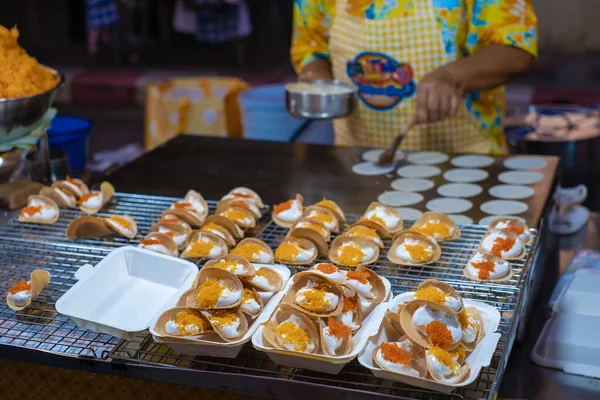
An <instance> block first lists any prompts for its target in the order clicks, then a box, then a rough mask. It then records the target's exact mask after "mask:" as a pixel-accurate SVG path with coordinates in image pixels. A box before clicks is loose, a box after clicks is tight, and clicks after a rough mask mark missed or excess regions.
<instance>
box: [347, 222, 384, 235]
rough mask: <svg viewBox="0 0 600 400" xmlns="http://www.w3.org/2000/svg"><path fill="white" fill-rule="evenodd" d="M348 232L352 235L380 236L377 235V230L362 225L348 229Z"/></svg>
mask: <svg viewBox="0 0 600 400" xmlns="http://www.w3.org/2000/svg"><path fill="white" fill-rule="evenodd" d="M348 234H349V235H350V236H366V237H370V238H376V237H378V236H379V235H377V231H376V230H375V229H372V228H368V227H366V226H362V225H356V226H355V227H353V228H351V229H350V231H348Z"/></svg>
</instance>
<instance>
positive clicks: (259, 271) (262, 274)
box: [254, 268, 271, 282]
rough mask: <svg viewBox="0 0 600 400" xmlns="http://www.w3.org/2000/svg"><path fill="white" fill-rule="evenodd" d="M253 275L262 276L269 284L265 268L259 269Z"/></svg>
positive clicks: (267, 272) (268, 276) (268, 275)
mask: <svg viewBox="0 0 600 400" xmlns="http://www.w3.org/2000/svg"><path fill="white" fill-rule="evenodd" d="M254 275H258V276H262V277H263V278H265V279H266V280H268V281H269V282H271V279H270V274H269V271H267V269H266V268H260V269H259V270H257V271H256V273H255V274H254Z"/></svg>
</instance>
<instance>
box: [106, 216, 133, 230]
mask: <svg viewBox="0 0 600 400" xmlns="http://www.w3.org/2000/svg"><path fill="white" fill-rule="evenodd" d="M109 219H110V220H111V221H112V222H114V223H115V224H117V225H119V226H122V227H123V228H125V229H131V225H130V224H129V220H127V218H124V217H122V216H120V215H113V216H112V217H110V218H109Z"/></svg>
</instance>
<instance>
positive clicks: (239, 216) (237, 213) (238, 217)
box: [221, 208, 246, 222]
mask: <svg viewBox="0 0 600 400" xmlns="http://www.w3.org/2000/svg"><path fill="white" fill-rule="evenodd" d="M221 215H222V216H223V217H225V218H227V219H230V220H232V221H233V222H244V221H245V220H246V213H245V212H243V211H242V210H234V209H233V208H228V209H227V210H225V211H223V212H222V213H221Z"/></svg>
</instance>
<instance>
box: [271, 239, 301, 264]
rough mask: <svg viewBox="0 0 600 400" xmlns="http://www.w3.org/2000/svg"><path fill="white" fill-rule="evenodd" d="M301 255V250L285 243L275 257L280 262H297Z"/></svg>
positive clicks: (280, 246) (278, 249)
mask: <svg viewBox="0 0 600 400" xmlns="http://www.w3.org/2000/svg"><path fill="white" fill-rule="evenodd" d="M299 254H300V248H299V247H298V246H296V245H295V244H293V243H290V242H283V243H281V244H280V245H279V247H278V248H277V250H275V257H276V258H278V259H279V260H285V261H295V260H296V257H298V255H299Z"/></svg>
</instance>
